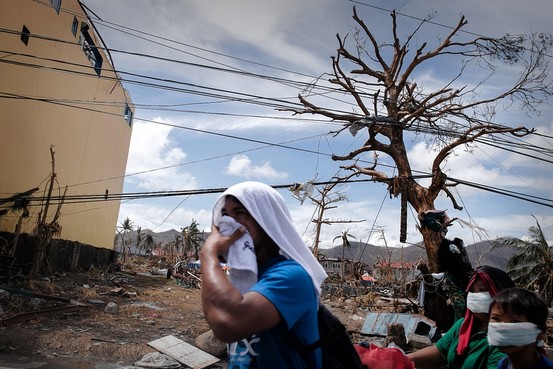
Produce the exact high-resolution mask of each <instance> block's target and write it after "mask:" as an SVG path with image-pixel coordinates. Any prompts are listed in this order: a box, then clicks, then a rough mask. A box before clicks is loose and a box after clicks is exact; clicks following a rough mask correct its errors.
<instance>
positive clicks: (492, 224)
mask: <svg viewBox="0 0 553 369" xmlns="http://www.w3.org/2000/svg"><path fill="white" fill-rule="evenodd" d="M531 3H532V4H521V3H520V2H516V1H513V0H505V1H503V2H502V3H501V6H500V7H499V6H498V5H494V4H488V3H484V4H482V3H481V2H477V1H475V0H474V1H473V0H468V1H465V2H462V3H459V4H447V7H444V8H441V9H440V8H436V5H437V4H436V3H435V2H433V1H430V0H420V1H417V2H416V4H415V2H404V1H401V2H400V1H384V0H382V1H341V0H305V1H301V2H297V1H294V0H283V1H279V2H273V1H268V0H267V1H265V0H262V1H253V0H246V1H239V2H238V1H232V0H231V1H222V0H214V1H210V2H204V1H200V0H191V1H186V2H179V3H178V4H174V3H171V4H169V3H167V2H151V1H146V0H118V1H115V2H114V1H110V0H94V1H92V0H87V1H84V4H85V5H86V7H87V8H88V9H89V10H90V11H91V16H92V17H93V19H94V20H95V21H94V24H95V27H96V28H97V30H98V32H99V33H100V35H101V37H102V40H103V42H104V44H105V45H104V46H105V48H106V51H107V52H109V54H110V55H111V58H112V59H113V62H114V66H115V68H116V70H117V72H118V75H119V76H120V77H121V80H122V83H123V85H124V87H125V88H127V89H128V90H129V92H130V94H131V96H132V101H133V104H134V105H135V107H136V112H135V120H134V127H133V137H132V142H131V151H130V154H129V159H128V165H127V173H126V177H125V188H124V193H123V194H110V196H111V198H110V200H122V201H123V205H122V206H121V210H120V215H119V221H120V222H122V221H123V220H124V219H125V218H127V217H128V218H129V219H130V220H131V221H132V222H133V223H134V225H135V226H140V227H141V228H142V229H143V230H144V229H155V230H156V232H159V231H163V230H168V229H176V230H180V229H181V228H183V227H186V226H187V225H189V224H190V223H191V222H192V220H196V221H198V223H199V225H200V227H201V228H203V229H208V228H209V226H210V220H211V208H212V206H213V204H214V203H215V199H216V197H217V196H218V192H216V191H213V192H211V193H210V190H214V189H223V188H226V187H228V186H230V185H232V184H234V183H237V182H241V181H244V180H258V181H262V182H265V183H268V184H271V185H275V186H277V188H279V192H280V193H281V194H282V195H283V196H284V197H285V198H286V200H287V201H288V203H289V205H290V207H291V211H292V215H293V217H294V221H295V223H296V224H298V230H300V231H301V232H304V238H305V240H306V242H307V243H308V244H310V243H311V242H312V240H313V229H312V222H311V218H312V216H313V213H314V205H313V204H311V203H309V201H305V202H304V203H303V205H300V203H299V201H297V200H296V199H294V198H293V197H292V194H291V192H290V191H288V190H287V186H288V185H290V184H292V183H295V182H298V183H301V182H307V181H313V182H316V183H321V185H319V186H320V187H321V188H322V186H323V184H324V183H327V182H328V181H329V180H331V178H332V177H333V176H335V175H337V173H339V170H340V165H345V164H347V163H346V162H335V161H333V160H332V159H331V156H332V155H344V154H346V153H348V152H350V151H352V150H354V149H356V148H358V147H359V146H361V145H362V144H363V142H364V140H365V137H364V136H363V135H362V134H359V135H357V136H355V137H354V136H352V135H349V134H348V133H347V132H342V133H340V134H337V132H338V131H339V130H340V129H341V128H342V126H341V125H340V124H339V122H333V121H330V120H326V119H323V118H322V117H321V116H312V115H295V114H293V112H292V111H293V110H294V109H301V104H300V102H299V100H298V95H299V94H301V95H303V96H308V97H310V98H316V99H317V100H318V101H324V102H325V104H326V105H327V106H330V107H331V108H332V110H333V111H335V112H336V113H340V114H351V113H356V108H355V106H354V105H353V104H352V103H351V101H350V100H349V99H348V98H347V97H346V96H345V95H344V94H343V93H342V92H341V91H339V90H337V89H336V86H335V85H332V84H330V83H329V82H328V79H329V78H330V77H331V75H330V74H329V73H330V72H332V69H331V59H330V57H331V56H333V55H335V52H336V49H337V47H338V42H337V39H336V34H340V36H341V37H344V36H345V35H346V34H347V35H348V37H347V39H346V40H347V45H349V48H350V49H351V50H354V45H355V36H356V33H355V30H354V29H353V28H352V26H353V24H354V21H353V19H352V9H353V6H356V9H357V12H358V14H359V15H360V17H361V18H362V19H363V20H364V21H365V22H366V23H367V24H368V25H369V26H370V29H371V30H372V31H373V32H374V33H375V36H376V37H377V38H378V39H379V41H380V42H391V38H390V36H391V17H390V15H389V13H390V11H391V10H393V9H396V11H398V13H399V14H400V16H399V17H398V24H399V27H398V36H399V37H400V38H401V41H402V42H403V41H405V40H406V38H407V37H408V35H409V34H410V33H412V32H413V31H414V30H416V29H417V28H418V27H419V26H420V23H421V20H422V19H426V18H427V17H428V15H430V14H431V15H432V18H431V19H430V20H429V21H426V22H425V24H423V25H422V26H420V28H419V29H418V30H417V33H416V35H415V37H414V38H413V39H412V40H411V42H412V45H411V48H412V49H415V48H417V47H420V46H421V45H422V43H423V42H427V43H428V44H429V46H428V47H429V48H431V47H432V45H436V44H437V42H439V41H440V40H441V39H443V38H444V36H445V35H447V34H448V33H449V32H451V27H454V26H455V25H456V24H457V22H458V21H459V19H460V17H461V15H465V17H466V18H467V20H468V22H469V23H468V25H467V26H466V27H464V28H463V29H462V32H460V33H459V35H458V37H459V38H460V39H462V40H465V41H466V40H468V39H472V38H474V37H480V36H485V37H501V36H503V35H504V34H506V33H509V34H517V33H526V34H528V33H530V32H538V33H539V32H544V33H553V25H551V22H550V19H549V17H548V16H547V14H550V13H551V10H553V9H552V8H553V5H552V4H550V1H549V0H538V1H531ZM47 5H48V4H46V5H45V6H47ZM62 11H64V9H63V3H62ZM0 32H8V33H9V32H17V30H6V29H2V28H0ZM33 37H46V35H33ZM48 42H51V43H52V44H55V43H57V42H60V40H55V39H50V40H49V41H48ZM0 53H1V54H2V55H9V54H10V53H11V52H10V50H0ZM19 56H20V57H19V58H18V59H17V60H18V63H19V64H18V66H19V67H20V68H21V69H22V70H25V69H29V68H43V67H44V65H45V64H46V63H48V65H52V64H53V65H54V67H51V73H69V72H68V67H69V66H68V65H67V64H66V62H65V61H63V60H44V59H41V58H40V56H34V57H33V56H23V55H19ZM549 58H550V56H549ZM22 60H23V61H22ZM451 60H452V59H450V60H447V61H446V60H443V61H442V60H437V61H436V62H435V63H433V64H432V65H431V67H430V68H428V69H424V70H421V71H420V72H419V73H418V74H417V75H415V77H414V78H415V79H416V81H417V83H418V84H419V86H424V87H425V90H426V91H432V90H433V88H435V87H436V86H440V85H441V84H442V83H443V81H445V80H447V78H448V74H449V73H454V72H453V71H457V70H458V69H459V68H458V65H455V63H454V62H452V61H451ZM0 63H16V62H14V61H13V60H10V58H9V57H8V58H6V57H5V58H0ZM456 63H459V65H461V60H460V59H459V60H457V61H456ZM518 68H519V67H518V66H516V65H504V64H498V68H497V70H496V74H495V75H494V76H490V75H487V74H485V73H484V72H483V71H478V70H476V72H475V73H471V74H468V75H463V77H462V79H461V80H460V81H458V82H459V83H461V84H464V85H466V86H469V87H470V86H474V85H475V84H476V83H478V82H479V81H480V82H481V81H484V82H483V83H482V84H481V85H479V86H478V89H477V90H478V91H479V92H480V93H481V94H482V95H487V94H494V93H497V91H501V90H502V89H505V88H509V86H508V83H510V82H512V76H513V75H515V74H516V72H517V71H519V69H518ZM376 88H377V87H376V86H371V85H366V86H364V90H363V93H364V95H365V96H366V98H367V101H368V100H369V99H371V96H372V95H373V94H374V93H375V91H376ZM0 98H5V99H32V100H39V101H42V102H43V103H45V104H63V105H65V106H69V107H72V108H75V109H90V110H94V111H98V112H103V108H104V107H105V105H106V104H107V103H105V102H101V101H75V100H68V99H60V98H59V97H56V96H15V95H13V94H12V93H11V92H10V91H0ZM122 106H123V102H122ZM536 108H537V109H538V110H539V112H540V113H541V114H533V115H527V114H525V113H524V112H523V111H521V110H520V109H518V106H517V105H516V104H508V103H500V104H498V105H497V106H496V107H495V111H494V114H492V116H491V118H493V119H492V120H491V121H492V122H493V123H495V124H500V125H504V126H508V127H515V126H525V127H527V128H529V129H531V128H535V129H536V131H535V133H534V134H532V135H529V136H527V137H524V138H516V137H513V136H506V135H497V136H494V137H493V138H490V137H483V138H480V139H479V140H478V142H477V143H476V144H475V145H470V146H469V147H466V148H465V147H463V148H459V149H457V150H455V152H454V153H453V154H452V155H450V157H449V158H448V159H447V161H446V162H445V167H444V168H443V170H444V173H446V175H447V176H448V178H450V180H451V181H452V183H456V184H457V185H456V186H455V187H454V188H455V192H454V193H455V195H456V196H457V198H458V200H460V201H461V203H462V204H463V207H464V209H463V210H462V211H458V210H455V209H453V205H452V204H451V202H450V201H449V200H448V199H447V197H446V196H445V195H444V196H443V197H441V198H439V199H438V200H437V202H436V206H437V208H438V209H441V210H446V211H447V213H448V215H449V217H450V218H458V219H459V222H456V223H454V225H453V226H452V227H450V228H449V232H448V234H447V237H448V238H454V237H459V238H462V239H464V241H465V243H466V244H470V243H474V242H478V241H480V240H483V239H494V238H496V237H498V236H516V237H521V236H524V235H525V234H527V229H528V227H529V226H533V225H535V220H534V218H533V217H532V215H535V216H536V218H537V219H538V220H539V222H540V225H541V226H542V228H543V229H544V230H545V232H546V236H548V239H549V240H550V241H553V211H552V210H551V207H552V199H553V189H552V186H551V185H550V182H551V179H552V174H553V170H552V165H551V164H552V161H553V138H552V137H553V125H552V119H551V116H552V114H551V110H552V108H551V102H550V101H549V102H547V103H545V104H542V105H541V106H538V107H536ZM357 110H358V109H357ZM363 117H364V116H363V115H362V114H360V118H363ZM450 119H451V121H450V122H449V123H450V125H451V126H452V127H453V126H454V125H462V124H464V123H463V122H462V121H459V120H458V119H453V118H450ZM487 121H488V120H487V119H483V120H482V122H483V123H486V122H487ZM389 124H397V122H391V121H390V122H389ZM442 129H443V131H442V134H446V135H447V134H451V135H455V134H456V132H455V130H454V129H451V131H447V127H442ZM436 137H437V136H436V129H435V128H430V127H429V128H426V129H419V130H415V129H414V130H412V131H409V132H407V134H406V144H407V147H408V150H409V154H410V157H411V160H412V162H411V164H412V169H413V173H414V175H416V176H420V178H421V179H420V181H421V183H423V184H424V183H425V182H424V181H426V179H425V177H427V176H428V174H429V172H430V168H431V160H432V158H433V154H434V153H435V150H436V148H437V146H436V144H438V142H436ZM361 159H362V161H363V162H362V163H363V165H370V163H371V162H372V160H373V159H372V158H371V157H370V156H366V157H362V158H361ZM379 165H381V166H382V168H383V169H384V170H386V172H387V173H388V172H389V173H390V175H393V173H394V171H393V163H392V162H391V161H390V160H389V159H388V158H385V157H380V158H379ZM98 180H99V181H101V180H107V179H103V178H98ZM355 180H356V181H353V182H351V183H348V184H345V185H342V186H340V191H341V192H343V193H344V194H345V195H346V196H347V198H348V201H347V202H341V203H339V204H337V208H336V209H332V210H331V211H328V213H327V214H325V215H326V216H327V217H328V218H329V219H341V220H352V221H357V220H363V221H362V222H359V223H357V222H352V223H349V224H336V225H332V226H323V242H322V247H330V246H336V245H333V242H332V240H333V239H334V237H335V236H336V235H340V234H341V233H342V232H343V231H345V230H348V233H350V234H352V235H354V236H355V237H357V239H358V240H361V241H363V242H366V241H370V242H371V243H374V244H379V245H383V244H385V243H386V244H387V245H393V246H395V245H398V239H399V207H400V201H399V199H397V198H390V196H387V189H386V188H385V186H384V185H382V184H378V183H373V182H372V181H370V179H369V178H361V177H358V178H355ZM60 182H61V184H62V185H69V186H71V187H73V190H72V191H73V192H72V194H73V195H74V198H72V201H96V202H97V203H98V206H99V207H100V206H113V205H112V201H106V200H105V199H103V197H102V196H103V194H82V193H79V191H78V188H79V185H80V184H79V183H72V184H65V183H63V174H62V173H60ZM204 191H205V193H204ZM195 194H199V196H194V195H195ZM100 195H101V196H100ZM0 197H3V196H1V195H0ZM383 199H384V201H383ZM380 208H381V210H379V209H380ZM416 225H417V219H416V214H414V215H412V216H411V217H410V218H409V219H408V237H407V239H408V242H409V243H416V242H419V241H420V240H421V236H420V235H419V234H418V231H417V228H416ZM373 227H378V228H379V229H382V230H384V233H383V234H384V237H385V240H383V239H382V237H381V235H382V233H380V232H371V228H373ZM369 237H370V239H369Z"/></svg>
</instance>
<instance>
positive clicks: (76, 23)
mask: <svg viewBox="0 0 553 369" xmlns="http://www.w3.org/2000/svg"><path fill="white" fill-rule="evenodd" d="M78 30H79V21H78V20H77V17H73V24H72V25H71V33H72V34H73V36H75V37H77V31H78Z"/></svg>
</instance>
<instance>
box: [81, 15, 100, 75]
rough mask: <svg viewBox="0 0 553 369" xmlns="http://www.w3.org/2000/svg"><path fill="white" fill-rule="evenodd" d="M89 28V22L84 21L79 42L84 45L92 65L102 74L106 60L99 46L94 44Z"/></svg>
mask: <svg viewBox="0 0 553 369" xmlns="http://www.w3.org/2000/svg"><path fill="white" fill-rule="evenodd" d="M88 29H89V26H88V24H86V23H84V22H83V23H82V25H81V36H80V38H79V43H80V44H81V45H82V46H83V52H84V54H85V55H86V57H87V58H88V61H89V62H90V65H92V66H93V67H94V70H95V71H96V74H97V75H100V73H101V72H102V63H103V62H104V58H102V55H101V54H100V52H99V51H98V48H97V47H96V45H95V44H94V41H92V37H90V34H89V33H88Z"/></svg>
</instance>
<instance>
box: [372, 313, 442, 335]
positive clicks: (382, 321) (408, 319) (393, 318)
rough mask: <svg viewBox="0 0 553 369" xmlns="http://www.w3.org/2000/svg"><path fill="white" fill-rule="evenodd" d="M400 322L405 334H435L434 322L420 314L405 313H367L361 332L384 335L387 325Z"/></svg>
mask: <svg viewBox="0 0 553 369" xmlns="http://www.w3.org/2000/svg"><path fill="white" fill-rule="evenodd" d="M393 323H401V324H403V327H404V328H405V336H406V337H407V338H408V337H409V334H411V333H415V334H418V335H421V336H426V337H428V338H432V337H434V334H436V322H434V321H433V320H431V319H428V318H427V317H425V316H424V315H420V314H405V313H372V312H371V313H368V314H367V317H366V318H365V322H364V323H363V328H361V333H362V334H366V335H370V336H382V337H386V334H387V332H388V326H389V325H390V324H393Z"/></svg>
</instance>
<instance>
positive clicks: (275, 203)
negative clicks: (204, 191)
mask: <svg viewBox="0 0 553 369" xmlns="http://www.w3.org/2000/svg"><path fill="white" fill-rule="evenodd" d="M229 195H230V196H234V197H235V198H236V199H237V200H238V201H240V203H242V205H243V206H244V207H245V208H246V210H248V212H249V213H250V215H251V216H252V217H253V218H254V219H255V221H256V222H257V224H259V225H260V226H261V228H263V230H264V231H265V232H266V233H267V235H268V236H269V237H270V238H271V239H272V240H273V241H274V242H275V243H276V244H277V245H278V247H279V248H280V253H281V254H282V255H284V256H285V257H286V258H288V259H294V260H295V261H297V262H298V263H299V264H300V265H301V266H302V267H303V268H304V269H305V271H306V272H307V273H308V274H309V275H310V276H311V280H312V281H313V287H314V288H315V290H316V292H317V295H319V296H320V294H321V284H322V283H323V281H324V280H325V278H326V277H327V275H326V272H325V271H324V269H323V267H322V266H321V264H319V261H318V260H317V259H316V258H315V256H313V254H312V253H311V250H309V248H308V247H307V245H306V244H305V242H304V241H303V239H302V238H301V236H300V234H299V233H298V231H297V230H296V227H295V224H294V222H293V221H292V217H291V216H290V211H289V210H288V207H287V205H286V202H285V201H284V198H283V197H282V196H281V195H280V194H279V193H278V192H277V191H276V190H275V189H274V188H272V187H271V186H269V185H266V184H264V183H261V182H242V183H238V184H235V185H234V186H231V187H229V188H227V190H226V191H225V192H223V193H222V194H221V196H219V199H218V200H217V202H216V203H215V206H214V207H213V224H218V223H219V222H218V221H219V219H220V218H221V217H222V214H221V210H222V209H223V206H224V204H225V197H226V196H229Z"/></svg>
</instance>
